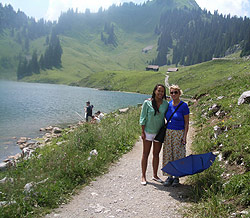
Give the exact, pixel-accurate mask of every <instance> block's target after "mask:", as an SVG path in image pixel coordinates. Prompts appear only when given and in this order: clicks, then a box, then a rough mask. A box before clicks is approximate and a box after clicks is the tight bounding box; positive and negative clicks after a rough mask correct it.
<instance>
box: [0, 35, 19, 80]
mask: <svg viewBox="0 0 250 218" xmlns="http://www.w3.org/2000/svg"><path fill="white" fill-rule="evenodd" d="M9 35H10V33H9V31H7V30H6V31H3V32H2V33H1V34H0V48H1V49H0V79H9V80H16V72H13V69H14V68H15V67H16V66H17V64H18V54H19V53H20V52H21V46H20V45H19V44H18V43H17V42H15V41H13V40H12V39H11V38H10V37H9Z"/></svg>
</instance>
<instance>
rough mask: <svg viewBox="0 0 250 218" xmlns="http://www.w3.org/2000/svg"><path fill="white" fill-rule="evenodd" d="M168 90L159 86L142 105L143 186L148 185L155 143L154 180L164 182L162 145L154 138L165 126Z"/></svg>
mask: <svg viewBox="0 0 250 218" xmlns="http://www.w3.org/2000/svg"><path fill="white" fill-rule="evenodd" d="M167 107H168V102H167V101H166V88H165V86H164V85H161V84H157V85H156V86H155V88H154V90H153V94H152V98H151V99H149V100H145V101H144V103H143V105H142V110H141V116H140V125H141V127H142V135H141V137H142V140H143V153H142V160H141V167H142V180H141V184H142V185H146V184H147V180H146V170H147V165H148V156H149V153H150V150H151V146H152V142H153V163H152V164H153V180H155V181H157V182H161V183H162V182H163V181H162V180H161V179H160V178H159V177H158V176H157V171H158V166H159V153H160V150H161V146H162V143H161V142H158V141H155V140H154V138H155V136H156V134H157V133H158V131H159V130H160V128H161V127H162V126H163V125H164V114H165V112H166V110H167Z"/></svg>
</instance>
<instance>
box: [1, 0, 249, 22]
mask: <svg viewBox="0 0 250 218" xmlns="http://www.w3.org/2000/svg"><path fill="white" fill-rule="evenodd" d="M144 1H146V0H0V3H2V5H3V6H4V5H5V4H11V5H12V7H13V8H14V10H15V11H17V10H18V9H20V10H21V11H23V12H24V13H25V14H26V15H27V16H29V17H34V18H35V19H36V20H38V19H40V18H44V19H45V20H51V21H53V20H57V19H58V17H59V16H60V14H61V12H66V11H67V10H68V9H69V8H73V9H76V8H78V11H79V12H84V11H85V10H86V8H88V9H90V11H91V12H97V11H98V9H99V8H100V7H102V8H103V9H107V8H108V7H109V6H111V5H112V4H116V5H119V4H120V3H121V4H122V3H124V2H134V3H136V4H139V3H143V2H144ZM196 2H197V4H198V5H199V6H200V7H201V8H202V9H204V8H205V9H207V10H208V11H211V12H212V13H213V12H214V11H215V10H218V12H219V13H220V14H221V13H222V14H223V15H224V14H231V16H234V15H236V16H238V17H244V16H247V17H250V0H196Z"/></svg>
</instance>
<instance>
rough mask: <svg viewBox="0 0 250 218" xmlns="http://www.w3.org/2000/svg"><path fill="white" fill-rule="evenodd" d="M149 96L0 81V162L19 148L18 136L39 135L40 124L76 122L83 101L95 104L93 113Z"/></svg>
mask: <svg viewBox="0 0 250 218" xmlns="http://www.w3.org/2000/svg"><path fill="white" fill-rule="evenodd" d="M148 97H149V95H142V94H136V93H125V92H113V91H101V90H97V89H91V88H83V87H72V86H66V85H54V84H41V83H24V82H11V81H0V161H3V160H4V159H6V158H7V157H8V156H9V155H15V154H17V153H19V152H20V151H21V150H20V149H19V146H18V145H17V144H16V142H17V140H18V139H19V138H20V137H30V138H35V137H38V136H41V134H42V133H41V132H40V128H42V127H47V126H50V125H52V126H54V125H63V124H70V123H71V124H72V123H77V122H78V121H79V120H81V118H80V116H82V117H84V107H85V106H86V101H90V103H91V104H92V105H94V108H93V112H94V113H95V112H96V111H98V110H100V111H102V112H104V113H109V112H111V111H114V110H116V109H119V108H124V107H128V106H135V105H137V104H138V103H143V101H144V100H145V99H146V98H148ZM78 114H79V115H80V116H79V115H78ZM138 122H139V121H138ZM14 137H16V139H15V138H14Z"/></svg>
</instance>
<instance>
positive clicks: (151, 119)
mask: <svg viewBox="0 0 250 218" xmlns="http://www.w3.org/2000/svg"><path fill="white" fill-rule="evenodd" d="M169 94H170V96H171V99H172V100H171V101H170V102H169V103H168V102H167V101H166V100H165V99H166V90H165V86H164V85H161V84H158V85H156V86H155V88H154V90H153V94H152V98H151V99H150V100H146V101H144V103H143V106H142V111H141V116H140V124H141V126H142V139H143V154H142V161H141V167H142V180H141V184H143V185H146V184H147V180H146V169H147V162H148V156H149V153H150V150H151V146H152V142H153V180H155V181H158V182H161V183H163V181H162V180H161V179H160V178H159V177H158V176H157V171H158V166H159V153H160V150H161V147H162V143H161V142H157V141H155V140H154V138H155V136H156V134H157V133H158V131H159V129H160V128H161V126H162V125H164V124H165V119H166V120H169V118H170V117H171V115H172V114H173V113H174V114H173V115H172V118H171V120H169V122H168V125H167V130H166V137H165V141H164V145H163V166H165V165H166V164H167V163H168V162H169V161H174V160H178V159H180V158H183V157H185V155H186V140H187V132H188V127H189V108H188V106H187V104H186V103H185V102H182V101H181V100H180V96H181V95H182V91H181V89H180V88H179V86H177V85H172V86H170V87H169ZM178 105H180V106H179V107H178ZM177 107H178V109H177V110H176V108H177ZM175 110H176V111H175ZM164 175H166V174H165V173H164ZM163 184H164V185H165V186H170V185H172V186H177V185H178V184H179V178H173V177H172V176H171V175H168V178H167V179H166V181H165V182H164V183H163Z"/></svg>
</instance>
